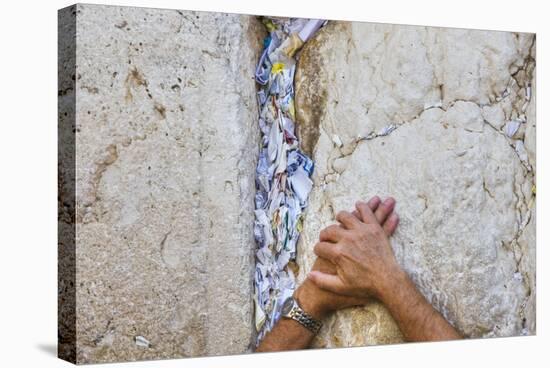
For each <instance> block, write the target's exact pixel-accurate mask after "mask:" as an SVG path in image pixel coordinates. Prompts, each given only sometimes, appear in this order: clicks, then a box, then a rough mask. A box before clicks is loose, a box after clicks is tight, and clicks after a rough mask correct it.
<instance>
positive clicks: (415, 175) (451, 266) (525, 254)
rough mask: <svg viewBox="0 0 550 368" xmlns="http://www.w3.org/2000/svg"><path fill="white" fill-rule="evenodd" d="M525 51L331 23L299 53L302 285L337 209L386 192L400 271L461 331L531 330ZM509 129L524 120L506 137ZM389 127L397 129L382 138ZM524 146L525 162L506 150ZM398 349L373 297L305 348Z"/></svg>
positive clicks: (420, 30)
mask: <svg viewBox="0 0 550 368" xmlns="http://www.w3.org/2000/svg"><path fill="white" fill-rule="evenodd" d="M534 41H535V39H534V35H531V34H515V33H508V32H493V31H476V30H461V29H441V28H427V27H413V26H395V25H384V24H368V23H348V22H330V23H329V24H328V25H327V26H326V27H325V28H323V29H322V30H321V31H320V32H319V34H318V35H317V36H316V38H315V39H313V40H311V41H310V42H309V43H308V44H306V46H305V47H304V49H303V51H302V54H301V55H300V61H299V64H298V71H297V75H296V107H297V120H298V123H297V125H298V127H299V129H300V134H301V138H302V141H303V142H304V143H305V144H304V148H305V149H306V150H308V151H309V152H310V153H311V154H312V155H313V159H314V161H315V163H316V171H315V173H314V187H313V190H312V193H311V195H310V201H309V208H308V210H307V215H306V218H305V220H304V232H303V234H302V237H301V240H300V243H299V250H298V255H299V256H298V257H299V259H298V263H299V265H300V275H299V279H300V280H302V279H303V278H304V276H305V273H306V272H307V271H308V270H309V269H310V267H311V265H312V264H313V261H314V260H315V255H314V254H313V251H312V248H313V246H314V244H315V243H316V241H317V240H318V234H319V231H320V230H321V229H322V228H324V227H325V226H327V225H329V224H330V223H332V222H333V221H334V216H335V214H336V213H337V212H338V211H339V210H343V209H348V210H350V209H352V208H353V206H354V203H355V201H356V200H358V199H368V198H370V197H371V196H373V195H375V194H376V195H380V196H382V197H384V196H389V195H391V196H394V197H395V198H396V200H397V212H398V213H399V215H400V218H401V222H400V225H399V227H398V230H397V232H396V234H395V235H394V237H393V240H392V243H393V244H392V245H393V248H394V251H395V253H396V256H397V259H398V261H399V263H400V264H401V265H402V266H403V267H404V269H405V270H406V271H407V272H408V274H409V275H410V276H411V277H412V279H413V281H414V282H415V283H416V284H417V285H418V287H419V289H420V291H421V292H422V293H423V294H424V295H425V296H426V297H427V299H428V300H429V301H430V302H431V303H432V304H433V305H434V306H435V307H436V308H437V309H438V310H439V311H440V312H441V313H442V314H443V315H444V316H445V317H446V318H448V319H449V320H450V321H451V323H452V324H454V325H455V326H456V327H457V328H458V330H459V331H460V332H461V333H462V334H464V335H465V336H467V337H491V336H512V335H519V334H533V333H535V306H534V285H535V284H534V277H535V263H534V257H535V254H534V250H535V239H534V237H535V231H534V229H535V221H534V192H533V191H532V188H533V185H534V152H535V151H534V141H535V139H534V129H535V117H534V111H535V110H534V109H535V107H534V97H533V96H534V87H535V86H534V79H533V78H534V66H535V64H534ZM528 88H530V90H531V97H530V99H529V98H528V97H527V95H528V93H527V89H528ZM524 110H527V113H526V112H525V111H524ZM525 114H526V117H524V116H522V115H525ZM512 119H522V120H523V122H522V123H521V125H520V128H519V129H518V132H517V133H515V134H514V136H513V137H508V136H507V135H506V134H505V132H506V125H507V122H508V121H510V120H512ZM389 125H394V126H395V127H396V129H395V130H393V131H392V132H391V133H390V134H388V135H385V136H384V135H379V133H380V132H381V130H382V129H383V128H384V127H387V126H389ZM369 134H370V136H369ZM368 136H369V137H370V138H371V139H364V137H368ZM335 137H336V138H335ZM360 137H362V138H360ZM524 137H525V138H524ZM524 139H525V151H526V152H527V153H526V154H525V155H524V154H522V150H521V149H518V150H516V149H515V147H517V146H518V145H519V146H520V148H521V146H522V145H523V144H524V142H523V140H524ZM335 141H336V142H338V141H341V142H342V145H341V146H340V145H339V144H338V145H337V144H335V143H334V142H335ZM399 341H402V336H401V334H400V332H399V330H398V329H397V326H396V325H395V323H394V321H393V320H392V318H391V316H390V315H389V313H388V312H387V310H386V309H385V308H384V307H383V306H382V305H380V304H379V303H378V302H377V301H375V300H373V301H372V303H371V304H369V305H367V306H366V307H362V308H355V309H352V310H346V311H342V312H339V313H337V314H336V315H334V316H332V317H330V318H329V319H328V320H327V321H326V323H325V327H324V328H323V330H322V332H321V334H320V336H318V337H317V339H316V341H315V345H316V346H319V347H320V346H328V347H339V346H356V345H371V344H382V343H391V342H399Z"/></svg>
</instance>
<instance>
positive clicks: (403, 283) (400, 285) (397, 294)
mask: <svg viewBox="0 0 550 368" xmlns="http://www.w3.org/2000/svg"><path fill="white" fill-rule="evenodd" d="M387 290H388V292H387V293H385V294H384V295H383V296H381V299H382V302H383V303H384V304H385V305H386V307H387V308H388V310H389V311H390V313H391V315H392V316H393V318H394V319H395V321H396V322H397V325H398V326H399V329H400V330H401V332H402V333H403V335H404V337H405V339H406V340H408V341H438V340H454V339H460V338H462V337H461V336H460V335H459V333H458V332H457V331H456V330H455V329H454V327H453V326H451V324H449V322H447V321H446V320H445V318H443V316H442V315H441V314H440V313H439V312H438V311H437V310H435V309H434V307H432V305H431V304H430V303H428V301H427V300H426V298H424V296H423V295H422V294H421V293H420V292H419V291H418V290H417V289H416V287H415V285H414V283H413V282H412V281H411V279H410V278H409V277H408V276H407V275H406V273H405V272H403V271H400V272H397V274H396V276H395V278H394V281H393V282H392V285H391V286H390V287H388V289H387Z"/></svg>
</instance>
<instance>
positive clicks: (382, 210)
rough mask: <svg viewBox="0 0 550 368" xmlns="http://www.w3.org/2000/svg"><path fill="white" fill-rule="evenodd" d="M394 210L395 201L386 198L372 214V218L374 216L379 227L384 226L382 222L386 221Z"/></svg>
mask: <svg viewBox="0 0 550 368" xmlns="http://www.w3.org/2000/svg"><path fill="white" fill-rule="evenodd" d="M394 208H395V199H393V198H392V197H388V198H386V200H385V201H384V202H382V204H380V205H379V206H378V208H377V209H376V211H375V212H374V216H376V219H377V220H378V223H379V224H380V225H383V224H384V221H386V219H387V218H388V216H389V215H390V214H391V213H392V211H393V209H394Z"/></svg>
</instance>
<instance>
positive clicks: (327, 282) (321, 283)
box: [307, 271, 345, 294]
mask: <svg viewBox="0 0 550 368" xmlns="http://www.w3.org/2000/svg"><path fill="white" fill-rule="evenodd" d="M307 277H308V279H310V280H311V281H312V282H313V283H314V284H315V285H317V286H318V287H319V288H321V289H324V290H327V291H331V292H333V293H339V294H342V293H343V292H344V290H345V287H344V283H343V282H342V280H340V278H339V277H338V276H336V275H329V274H326V273H323V272H319V271H311V272H310V273H308V275H307Z"/></svg>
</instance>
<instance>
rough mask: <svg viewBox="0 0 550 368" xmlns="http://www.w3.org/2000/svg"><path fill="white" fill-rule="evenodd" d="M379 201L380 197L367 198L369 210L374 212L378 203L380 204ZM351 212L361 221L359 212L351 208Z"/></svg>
mask: <svg viewBox="0 0 550 368" xmlns="http://www.w3.org/2000/svg"><path fill="white" fill-rule="evenodd" d="M380 202H381V200H380V197H378V196H374V197H372V198H371V199H369V201H368V202H367V205H368V206H369V207H370V209H371V211H373V212H374V211H376V209H377V208H378V205H380ZM351 214H352V215H353V216H355V217H357V218H358V219H359V221H362V218H361V214H360V213H359V211H357V210H353V212H352V213H351Z"/></svg>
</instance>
